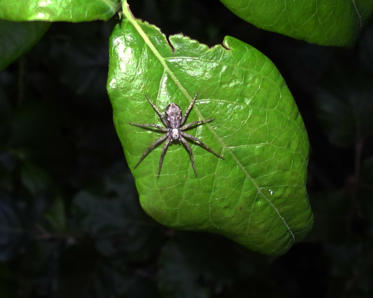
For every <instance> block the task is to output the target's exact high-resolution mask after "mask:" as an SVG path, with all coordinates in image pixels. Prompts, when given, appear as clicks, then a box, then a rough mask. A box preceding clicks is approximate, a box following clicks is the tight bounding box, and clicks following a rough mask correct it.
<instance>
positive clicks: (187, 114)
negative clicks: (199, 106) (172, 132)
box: [180, 93, 197, 125]
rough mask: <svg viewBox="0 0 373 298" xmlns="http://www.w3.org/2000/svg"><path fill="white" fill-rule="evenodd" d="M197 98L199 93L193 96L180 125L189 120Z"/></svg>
mask: <svg viewBox="0 0 373 298" xmlns="http://www.w3.org/2000/svg"><path fill="white" fill-rule="evenodd" d="M196 99H197V93H196V94H195V95H194V98H193V100H192V102H191V103H190V105H189V107H188V108H187V110H186V112H185V114H184V116H183V118H182V119H181V124H180V125H184V123H185V121H186V120H187V118H188V116H189V113H190V111H191V110H192V109H193V106H194V103H195V102H196Z"/></svg>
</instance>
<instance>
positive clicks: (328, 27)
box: [220, 0, 373, 46]
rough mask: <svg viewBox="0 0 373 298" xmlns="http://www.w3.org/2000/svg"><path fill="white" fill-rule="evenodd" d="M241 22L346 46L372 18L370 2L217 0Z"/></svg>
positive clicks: (311, 39) (306, 39) (372, 10)
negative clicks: (242, 20) (240, 19)
mask: <svg viewBox="0 0 373 298" xmlns="http://www.w3.org/2000/svg"><path fill="white" fill-rule="evenodd" d="M220 1H221V2H222V3H223V4H224V5H225V6H226V7H227V8H228V9H230V10H231V11H232V12H233V13H235V14H236V15H237V16H239V17H240V18H242V19H244V20H245V21H247V22H249V23H252V24H253V25H255V26H258V27H259V28H262V29H264V30H268V31H274V32H277V33H281V34H285V35H287V36H290V37H293V38H297V39H302V40H305V41H308V42H311V43H317V44H320V45H329V46H349V45H352V44H353V43H354V41H355V39H356V38H357V36H358V34H359V31H360V29H361V27H362V26H363V24H364V23H365V22H366V21H367V19H368V18H369V17H370V16H371V15H372V12H373V2H372V1H370V0H346V1H344V0H332V1H322V2H320V1H318V0H301V1H288V0H279V1H273V0H220Z"/></svg>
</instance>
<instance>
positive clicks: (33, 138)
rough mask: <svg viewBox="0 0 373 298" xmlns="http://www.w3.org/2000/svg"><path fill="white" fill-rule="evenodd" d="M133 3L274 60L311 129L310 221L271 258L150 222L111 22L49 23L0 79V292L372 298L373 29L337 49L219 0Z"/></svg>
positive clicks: (195, 33)
mask: <svg viewBox="0 0 373 298" xmlns="http://www.w3.org/2000/svg"><path fill="white" fill-rule="evenodd" d="M131 7H132V10H133V12H134V14H135V16H136V17H139V18H142V19H144V20H147V21H149V22H151V23H154V24H156V25H157V26H159V27H160V28H161V29H162V30H163V31H164V32H165V33H166V34H173V33H179V32H183V33H184V34H185V35H189V36H190V37H192V38H194V39H198V40H199V41H200V42H204V43H206V44H208V45H210V46H212V45H214V44H216V43H220V42H221V41H222V39H223V37H224V36H225V35H232V36H234V37H237V38H239V39H241V40H243V41H245V42H247V43H249V44H251V45H253V46H255V47H256V48H258V49H259V50H260V51H262V52H263V53H264V54H265V55H267V56H268V57H269V58H270V59H272V61H273V62H274V63H275V64H276V65H277V67H278V68H279V70H280V72H281V73H282V74H283V76H284V77H285V79H286V81H287V83H288V85H289V88H290V90H291V91H292V93H293V95H294V97H295V100H296V102H297V104H298V107H299V109H300V112H301V114H302V116H303V119H304V121H305V124H306V127H307V130H308V133H309V138H310V143H311V155H310V164H309V175H308V177H309V179H308V190H309V194H310V200H311V204H312V206H313V210H314V213H315V226H314V229H313V231H312V233H311V234H310V236H309V237H308V238H307V239H306V240H305V241H304V242H302V243H299V244H296V245H295V246H294V247H293V248H292V249H291V250H290V251H289V252H288V253H287V254H286V255H284V256H282V257H278V258H270V257H266V256H262V255H258V254H255V253H252V252H250V251H248V250H246V249H245V248H243V247H240V246H239V245H237V244H234V243H232V242H231V241H229V240H227V239H225V238H222V237H220V236H216V235H210V234H205V233H191V232H181V231H175V230H170V229H167V228H165V227H162V226H160V225H158V224H157V223H155V222H154V221H152V220H151V219H150V218H149V217H147V216H146V215H145V214H144V212H143V211H142V210H141V209H140V207H139V203H138V197H137V193H136V189H135V187H134V182H133V179H132V177H131V174H130V172H129V170H128V168H127V166H126V163H125V160H124V157H123V154H122V151H121V148H120V144H119V141H118V139H117V137H116V135H115V132H114V128H113V124H112V115H111V107H110V103H109V100H108V98H107V94H106V90H105V84H106V76H107V65H108V37H109V34H110V32H111V30H112V28H113V26H114V24H115V23H116V22H117V21H118V20H117V18H115V19H113V20H111V21H110V22H107V23H103V22H92V23H81V24H68V23H55V24H53V25H52V27H51V29H50V30H49V32H48V33H47V34H46V35H45V36H44V37H43V39H42V40H41V41H40V42H39V43H38V44H37V45H36V46H35V47H34V48H33V49H32V50H31V51H30V52H29V53H28V54H26V55H25V56H23V57H22V58H20V59H19V60H18V61H16V62H15V63H13V64H12V65H10V66H9V67H8V68H7V69H6V70H5V71H3V72H1V73H0V297H4V298H7V297H17V298H18V297H19V298H24V297H38V298H39V297H40V298H41V297H57V298H58V297H70V298H74V297H79V298H81V297H83V298H84V297H98V298H104V297H131V298H137V297H138V298H143V297H146V298H152V297H170V298H174V297H175V298H189V297H190V298H205V297H206V298H207V297H214V298H222V297H235V298H240V297H242V298H243V297H256V298H257V297H278V298H281V297H287V298H289V297H290V298H291V297H303V298H304V297H372V295H373V283H372V282H371V281H372V280H373V253H372V251H373V222H372V221H373V155H372V152H373V150H372V134H373V121H372V116H371V115H372V114H373V84H372V83H373V25H372V24H371V25H368V26H367V27H366V28H365V29H364V30H363V32H362V34H361V37H360V38H359V40H358V42H357V44H356V46H355V47H353V48H350V49H341V48H332V47H321V46H317V45H311V44H307V43H305V42H302V41H297V40H293V39H291V38H287V37H284V36H281V35H278V34H274V33H270V32H265V31H262V30H259V29H257V28H255V27H253V26H251V25H249V24H247V23H245V22H244V21H242V20H240V19H239V18H237V17H236V16H234V15H233V14H232V13H230V12H229V11H228V10H227V9H225V8H224V7H223V6H222V5H221V4H219V2H218V1H215V0H204V1H197V0H193V1H181V0H179V1H171V0H158V1H156V0H137V1H133V4H132V6H131ZM0 46H1V45H0Z"/></svg>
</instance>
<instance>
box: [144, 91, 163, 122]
mask: <svg viewBox="0 0 373 298" xmlns="http://www.w3.org/2000/svg"><path fill="white" fill-rule="evenodd" d="M145 98H146V100H147V101H148V103H150V105H151V106H152V108H153V110H154V111H155V112H156V113H157V115H158V117H159V119H161V121H162V123H163V124H164V126H166V127H167V126H168V122H167V120H166V118H165V117H164V116H163V115H162V114H161V112H160V111H159V110H158V108H157V106H156V105H155V104H154V103H152V102H151V101H150V99H149V98H148V97H147V96H145Z"/></svg>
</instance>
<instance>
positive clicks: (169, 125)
mask: <svg viewBox="0 0 373 298" xmlns="http://www.w3.org/2000/svg"><path fill="white" fill-rule="evenodd" d="M145 98H146V100H147V101H148V102H149V104H150V105H151V106H152V108H153V110H154V111H155V112H156V113H157V115H158V117H159V118H160V119H161V121H162V123H163V125H164V126H165V127H162V126H160V125H157V124H138V123H131V122H130V123H129V124H130V125H132V126H137V127H141V128H144V129H149V130H152V131H156V132H163V133H165V135H164V136H161V137H160V138H159V139H157V140H156V141H155V142H154V143H153V144H151V145H150V146H149V147H148V148H147V149H146V150H145V152H144V153H143V154H142V156H141V157H140V160H139V161H138V162H137V164H136V165H135V169H136V168H137V166H138V165H139V164H140V163H141V162H142V161H143V160H144V158H145V157H146V156H147V155H148V154H149V153H150V152H151V151H152V150H153V149H154V148H156V147H157V146H158V145H160V144H161V143H163V142H164V141H166V143H165V144H164V146H163V150H162V153H161V158H160V159H159V167H158V175H157V178H159V175H160V173H161V169H162V164H163V159H164V156H165V154H166V151H167V149H168V146H169V145H170V144H171V143H174V142H178V143H179V142H181V143H182V144H183V145H184V147H185V149H186V150H187V151H188V154H189V158H190V161H191V163H192V167H193V171H194V174H195V176H196V177H197V171H196V167H195V165H194V157H193V152H192V148H191V147H190V145H189V144H188V142H187V141H186V140H189V141H191V142H193V143H196V144H197V145H199V146H201V147H202V148H203V149H205V150H207V151H208V152H210V153H212V154H214V155H215V156H217V157H218V158H220V159H224V158H223V157H222V156H221V155H219V154H218V153H216V152H214V151H213V150H212V149H211V148H210V147H208V146H207V145H205V144H204V143H203V142H202V141H201V140H200V139H198V138H196V137H194V136H192V135H190V134H187V133H185V132H184V131H186V130H189V129H192V128H195V127H197V126H200V125H203V124H206V123H209V122H212V121H214V120H215V119H207V120H198V121H194V122H191V123H188V124H185V122H186V120H187V118H188V116H189V113H190V111H191V110H192V109H193V106H194V103H195V102H196V99H197V94H196V95H195V96H194V98H193V100H192V102H191V103H190V105H189V107H188V108H187V110H186V112H185V114H184V116H182V111H181V109H180V107H179V106H178V105H177V104H175V103H170V104H169V105H168V106H167V107H166V110H165V113H164V115H162V114H161V113H160V112H159V110H158V108H157V107H156V106H155V105H154V104H153V103H152V102H151V101H150V99H149V98H148V97H146V96H145Z"/></svg>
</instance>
